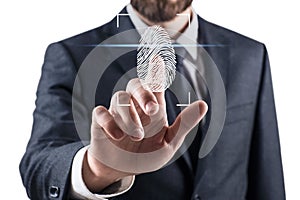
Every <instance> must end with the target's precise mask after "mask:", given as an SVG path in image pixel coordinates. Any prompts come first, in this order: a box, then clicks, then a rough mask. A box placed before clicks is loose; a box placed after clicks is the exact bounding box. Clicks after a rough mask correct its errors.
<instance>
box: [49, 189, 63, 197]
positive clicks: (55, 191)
mask: <svg viewBox="0 0 300 200" xmlns="http://www.w3.org/2000/svg"><path fill="white" fill-rule="evenodd" d="M59 192H60V190H59V187H57V186H51V187H50V188H49V195H50V197H52V198H57V197H58V196H59Z"/></svg>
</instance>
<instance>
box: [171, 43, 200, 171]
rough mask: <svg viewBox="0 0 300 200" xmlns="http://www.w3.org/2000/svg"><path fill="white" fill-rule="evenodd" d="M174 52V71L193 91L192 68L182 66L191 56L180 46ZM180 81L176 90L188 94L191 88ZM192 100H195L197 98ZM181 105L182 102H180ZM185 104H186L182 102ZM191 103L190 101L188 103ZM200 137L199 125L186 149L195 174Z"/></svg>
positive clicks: (190, 59)
mask: <svg viewBox="0 0 300 200" xmlns="http://www.w3.org/2000/svg"><path fill="white" fill-rule="evenodd" d="M175 52H176V61H177V64H176V70H177V71H178V73H180V74H181V75H182V76H184V77H185V79H186V81H188V82H189V84H190V85H191V86H192V88H193V89H194V90H195V88H194V85H193V81H192V78H191V74H190V72H189V70H188V67H192V66H186V65H185V64H184V62H183V61H184V59H188V60H189V61H191V62H192V61H193V59H192V58H191V56H190V55H189V53H188V52H187V51H186V49H185V48H184V47H182V46H179V47H175ZM186 81H183V80H181V83H180V84H179V86H178V87H177V90H176V91H178V92H179V93H180V92H183V95H186V96H187V94H188V92H189V91H188V90H190V89H191V88H190V87H188V86H187V82H186ZM192 99H194V100H196V99H197V97H195V98H193V97H192ZM180 103H182V102H180ZM183 103H186V102H183ZM190 103H192V101H191V102H190ZM201 135H202V131H201V124H200V125H199V128H198V131H197V134H196V136H195V138H194V140H193V142H192V144H191V145H190V147H189V148H188V153H189V156H190V160H191V163H192V167H193V171H194V172H196V169H197V162H198V154H199V149H200V144H201Z"/></svg>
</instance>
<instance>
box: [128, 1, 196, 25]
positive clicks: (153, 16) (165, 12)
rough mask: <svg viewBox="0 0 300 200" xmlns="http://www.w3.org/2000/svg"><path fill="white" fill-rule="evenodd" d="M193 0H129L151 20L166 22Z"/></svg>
mask: <svg viewBox="0 0 300 200" xmlns="http://www.w3.org/2000/svg"><path fill="white" fill-rule="evenodd" d="M192 2H193V0H131V5H132V6H133V7H134V9H136V10H137V11H138V12H139V13H140V14H141V15H142V16H143V17H145V18H146V19H148V20H149V21H151V22H154V23H158V22H167V21H170V20H172V19H174V18H175V17H176V14H178V13H181V12H183V11H184V10H186V9H187V8H188V7H189V6H190V5H191V4H192Z"/></svg>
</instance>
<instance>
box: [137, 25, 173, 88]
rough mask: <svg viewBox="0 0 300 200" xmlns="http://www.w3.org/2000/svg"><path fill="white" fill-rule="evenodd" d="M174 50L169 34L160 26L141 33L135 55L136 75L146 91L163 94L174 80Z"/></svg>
mask: <svg viewBox="0 0 300 200" xmlns="http://www.w3.org/2000/svg"><path fill="white" fill-rule="evenodd" d="M175 74H176V58H175V50H174V48H173V47H172V42H171V38H170V36H169V34H168V33H167V31H166V30H165V29H163V28H162V27H160V26H157V25H155V26H151V27H149V28H147V29H146V31H145V32H144V33H143V35H142V37H141V40H140V45H139V47H138V54H137V75H138V77H139V79H140V81H141V84H142V85H143V87H144V88H145V89H146V90H150V91H152V92H163V91H164V90H166V89H167V88H168V87H169V86H170V85H171V84H172V82H173V80H174V79H175Z"/></svg>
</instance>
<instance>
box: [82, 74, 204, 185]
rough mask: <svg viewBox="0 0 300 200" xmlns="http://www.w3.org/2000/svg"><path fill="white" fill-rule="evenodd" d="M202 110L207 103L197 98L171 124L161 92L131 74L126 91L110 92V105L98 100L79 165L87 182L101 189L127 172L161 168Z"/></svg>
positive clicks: (202, 114)
mask: <svg viewBox="0 0 300 200" xmlns="http://www.w3.org/2000/svg"><path fill="white" fill-rule="evenodd" d="M206 111H207V105H206V103H205V102H204V101H196V102H194V103H192V104H191V105H189V106H188V107H186V108H185V109H184V110H183V111H182V112H181V113H180V114H179V115H178V116H177V118H176V120H175V121H174V123H173V124H172V125H170V126H169V125H168V122H167V113H166V103H165V98H164V92H151V91H148V90H145V89H144V88H143V86H142V85H141V83H140V80H139V79H132V80H131V81H129V83H128V85H127V88H126V91H118V92H116V93H115V94H114V95H113V97H112V99H111V105H110V108H109V110H107V109H106V108H105V107H103V106H98V107H96V108H95V109H94V111H93V117H92V126H91V145H90V148H89V150H88V153H87V155H86V160H85V161H86V165H85V164H84V165H83V166H86V167H84V168H83V171H84V172H83V178H84V179H85V182H86V184H87V186H88V187H89V189H90V190H95V191H99V190H101V189H103V188H104V187H106V186H108V185H110V184H111V183H113V182H115V181H117V180H119V179H121V178H123V177H125V176H129V175H134V174H140V173H145V172H150V171H155V170H158V169H160V168H161V167H163V166H164V165H165V164H166V163H167V162H168V161H169V160H171V158H172V157H173V155H174V154H175V152H176V151H177V150H178V149H179V147H180V146H181V144H182V143H183V141H184V138H185V136H186V135H187V134H188V133H189V131H190V130H191V129H192V128H193V127H194V126H196V125H197V124H198V123H199V122H200V120H201V119H202V118H203V116H204V115H205V113H206ZM85 170H86V171H85ZM87 171H89V173H85V172H87ZM91 175H93V178H92V176H91ZM97 179H99V181H96V180H97ZM95 183H97V184H95Z"/></svg>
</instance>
